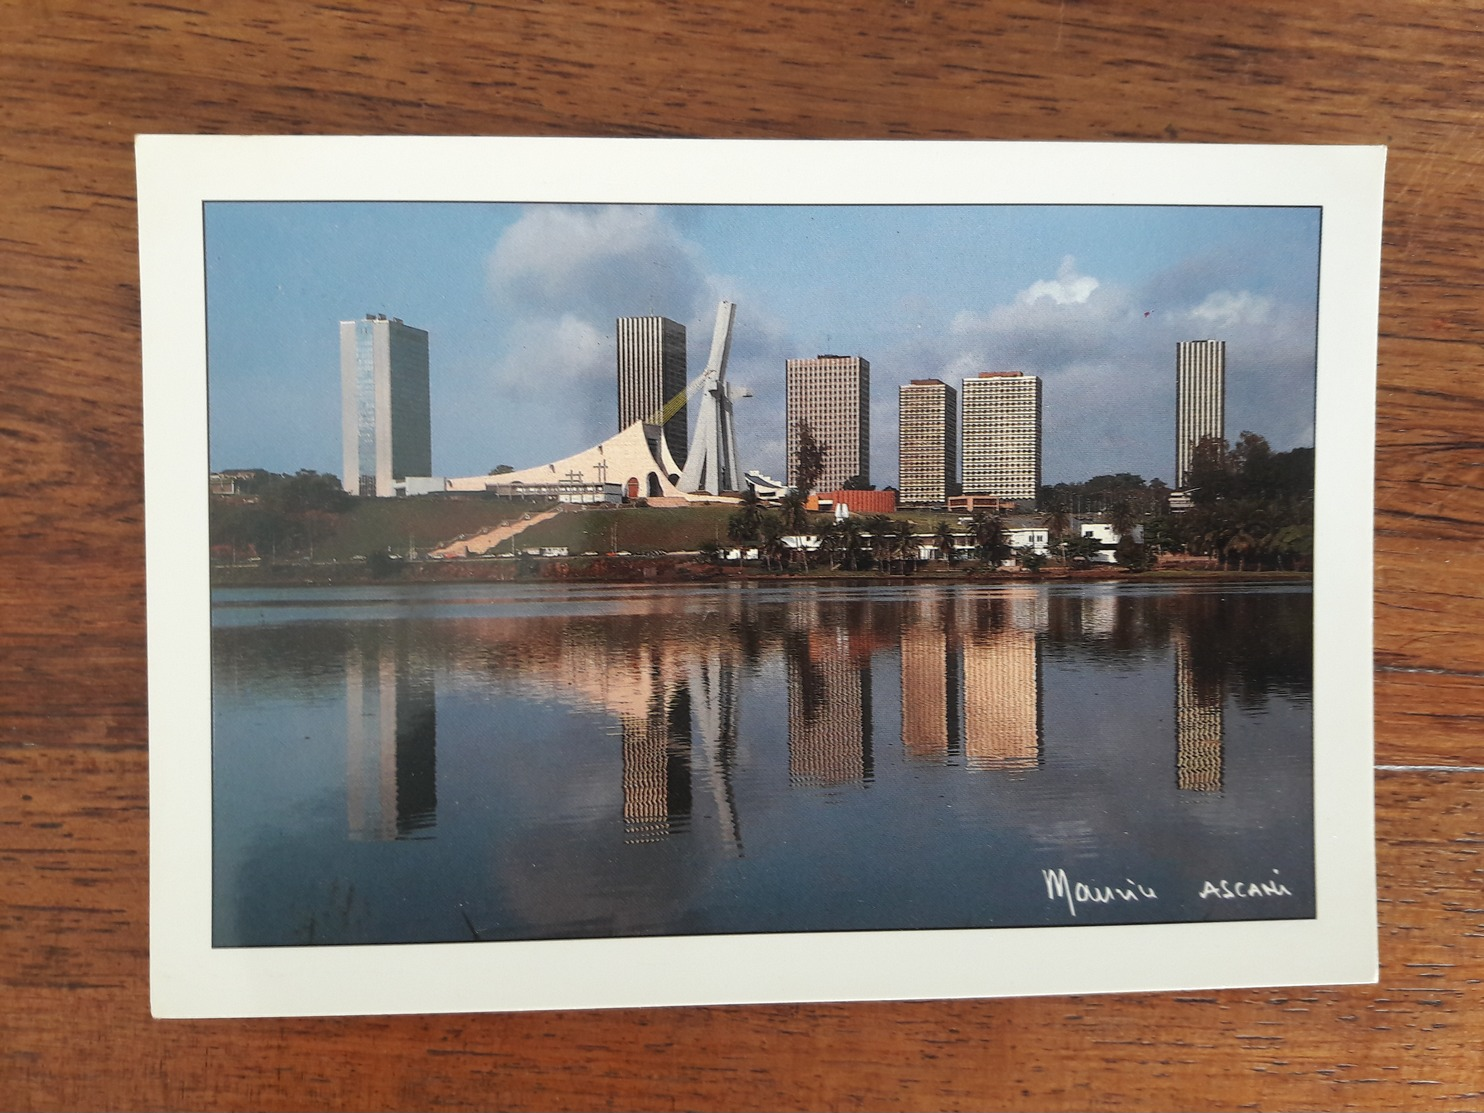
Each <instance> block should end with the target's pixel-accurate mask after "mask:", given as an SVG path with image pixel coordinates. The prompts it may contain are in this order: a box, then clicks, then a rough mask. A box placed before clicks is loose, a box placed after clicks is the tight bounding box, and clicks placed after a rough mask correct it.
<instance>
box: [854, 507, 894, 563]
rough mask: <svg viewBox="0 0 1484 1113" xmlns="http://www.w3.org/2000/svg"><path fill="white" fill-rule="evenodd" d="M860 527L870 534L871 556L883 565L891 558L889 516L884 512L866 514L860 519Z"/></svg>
mask: <svg viewBox="0 0 1484 1113" xmlns="http://www.w3.org/2000/svg"><path fill="white" fill-rule="evenodd" d="M861 529H862V530H863V531H864V532H865V533H867V534H869V535H870V538H871V556H872V558H873V559H874V560H875V561H876V563H877V564H878V565H883V566H884V565H885V564H886V562H887V561H889V560H890V559H891V546H892V539H891V529H892V526H891V518H889V517H888V516H887V515H885V514H868V515H866V516H865V517H864V518H862V519H861Z"/></svg>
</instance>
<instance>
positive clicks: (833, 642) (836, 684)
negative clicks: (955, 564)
mask: <svg viewBox="0 0 1484 1113" xmlns="http://www.w3.org/2000/svg"><path fill="white" fill-rule="evenodd" d="M795 606H798V605H797V604H795V605H792V606H791V607H790V611H791V612H792V611H793V610H794V607H795ZM804 606H806V607H807V606H808V605H807V604H805V605H804ZM789 618H790V623H789V624H790V626H791V627H793V629H792V630H791V631H790V635H789V638H788V640H787V648H786V656H787V661H788V775H789V779H790V780H791V781H793V782H794V783H796V784H808V785H840V784H850V783H863V782H865V781H869V780H870V779H871V776H872V773H873V771H874V770H873V768H872V756H871V663H870V656H869V649H866V650H865V653H864V656H862V655H861V654H860V653H858V652H852V647H851V644H850V637H849V635H848V634H847V633H846V631H845V629H844V627H843V626H842V625H840V624H839V623H837V622H834V621H827V622H823V623H820V624H819V625H815V623H813V622H812V621H809V616H805V615H802V614H799V615H796V614H794V613H790V616H789ZM800 618H802V619H803V623H800V622H798V621H796V620H797V619H800ZM800 625H806V626H807V627H808V629H807V630H802V629H800V628H799V627H800Z"/></svg>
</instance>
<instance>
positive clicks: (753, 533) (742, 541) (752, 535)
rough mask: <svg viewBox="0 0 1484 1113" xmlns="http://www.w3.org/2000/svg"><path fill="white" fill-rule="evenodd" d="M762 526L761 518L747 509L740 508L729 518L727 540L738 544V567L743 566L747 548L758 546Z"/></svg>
mask: <svg viewBox="0 0 1484 1113" xmlns="http://www.w3.org/2000/svg"><path fill="white" fill-rule="evenodd" d="M760 527H761V520H760V518H759V517H758V516H756V515H753V514H749V513H748V512H747V511H746V510H745V509H743V510H739V511H738V512H737V513H735V514H733V515H732V516H731V517H730V518H728V519H727V540H728V541H730V542H732V544H734V545H736V546H737V565H738V567H740V566H741V564H742V559H743V557H744V556H746V554H747V550H748V549H756V548H757V547H758V543H759V540H760V538H761V528H760Z"/></svg>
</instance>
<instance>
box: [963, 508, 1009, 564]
mask: <svg viewBox="0 0 1484 1113" xmlns="http://www.w3.org/2000/svg"><path fill="white" fill-rule="evenodd" d="M969 529H970V530H971V532H972V533H973V535H974V548H975V550H976V551H977V552H978V555H979V559H980V560H981V561H983V562H984V563H986V564H989V565H992V566H993V567H995V568H998V567H999V566H1000V564H1001V563H1003V562H1004V561H1006V560H1009V559H1010V543H1009V540H1008V535H1007V534H1006V531H1005V519H1004V518H1002V517H1000V515H998V514H991V513H990V512H989V511H987V510H976V511H974V513H973V516H972V517H970V519H969Z"/></svg>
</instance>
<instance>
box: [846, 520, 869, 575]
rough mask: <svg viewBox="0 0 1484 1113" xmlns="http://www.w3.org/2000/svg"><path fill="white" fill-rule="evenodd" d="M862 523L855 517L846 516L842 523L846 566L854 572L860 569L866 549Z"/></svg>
mask: <svg viewBox="0 0 1484 1113" xmlns="http://www.w3.org/2000/svg"><path fill="white" fill-rule="evenodd" d="M861 533H862V530H861V524H860V522H858V521H856V519H854V518H846V519H845V520H844V521H843V522H841V523H840V534H841V537H842V539H843V543H844V545H843V547H844V552H843V554H842V556H843V559H844V562H845V564H846V566H847V567H848V568H849V569H850V571H852V572H856V571H859V569H860V566H861V560H862V558H863V557H865V555H866V551H865V549H864V548H862V547H861V540H862V537H861Z"/></svg>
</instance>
